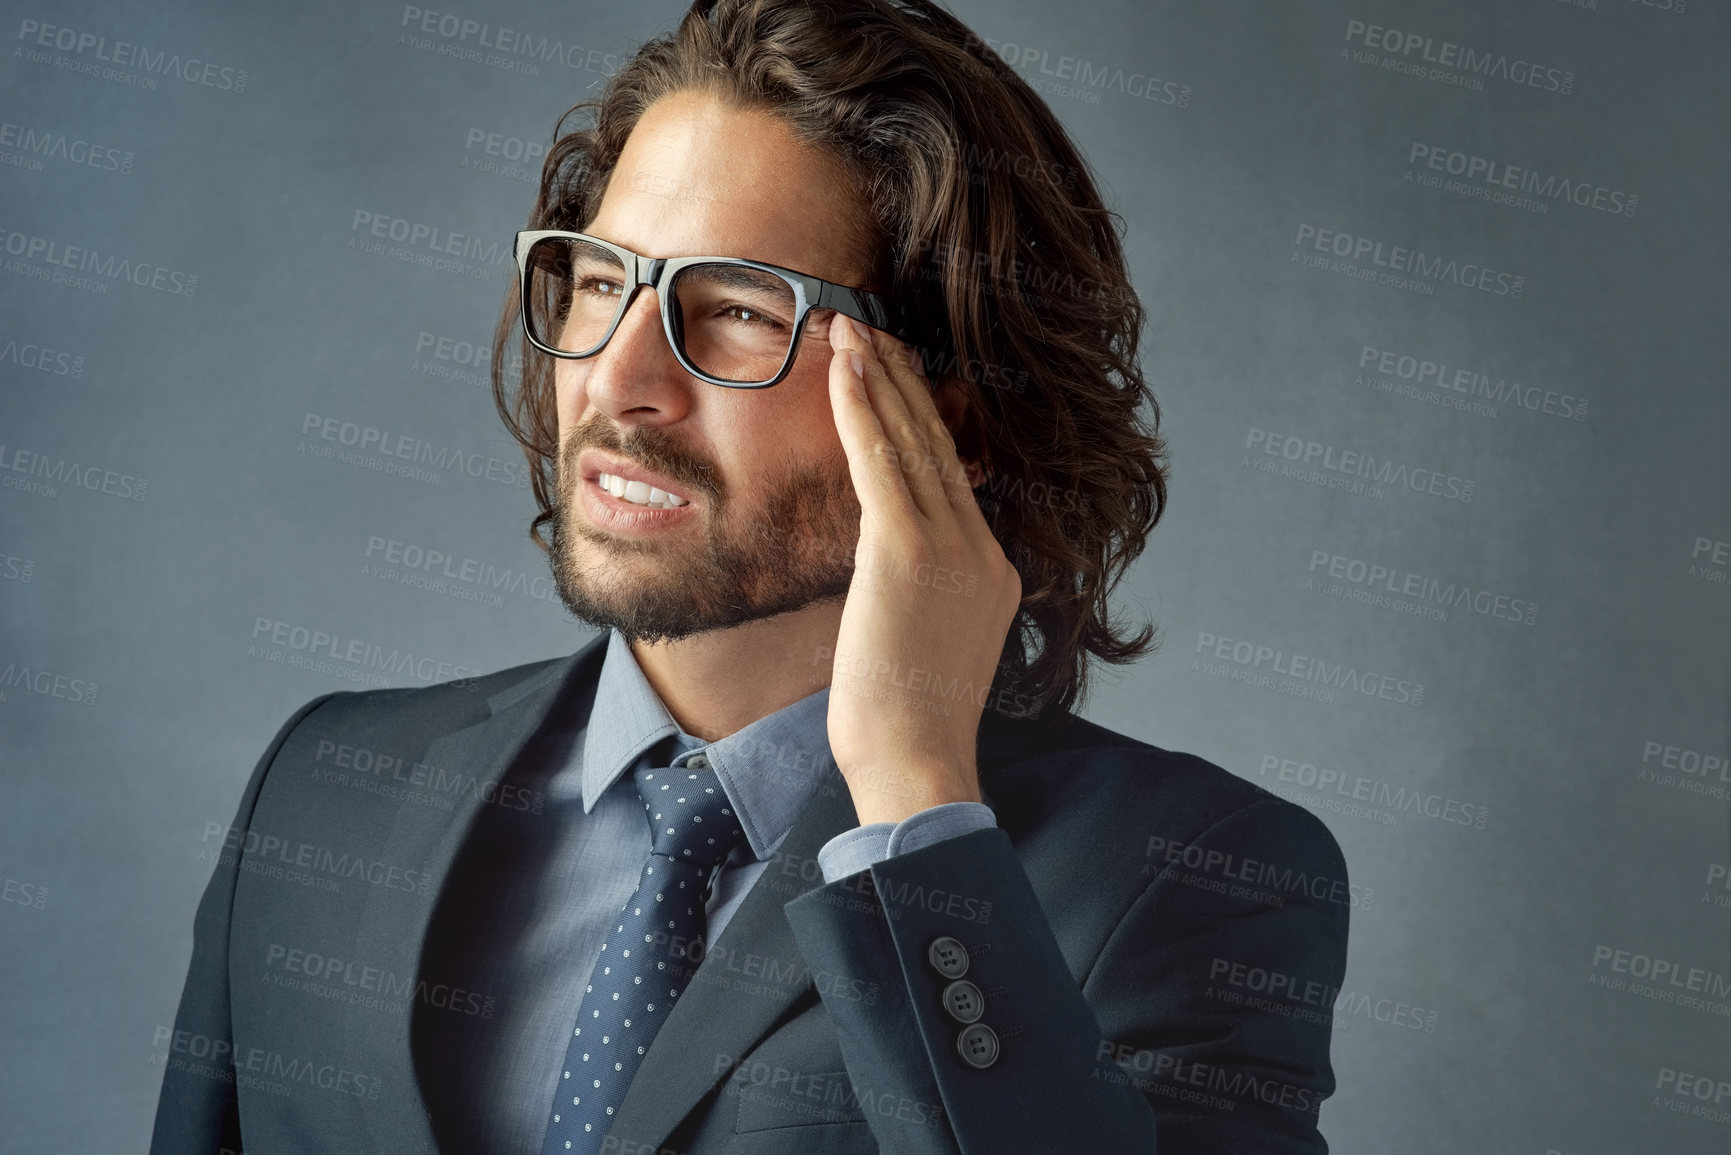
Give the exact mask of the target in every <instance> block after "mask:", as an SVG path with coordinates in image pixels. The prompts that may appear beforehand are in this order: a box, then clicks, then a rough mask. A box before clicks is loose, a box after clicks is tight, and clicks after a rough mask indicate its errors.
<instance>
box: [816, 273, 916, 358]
mask: <svg viewBox="0 0 1731 1155" xmlns="http://www.w3.org/2000/svg"><path fill="white" fill-rule="evenodd" d="M819 283H820V284H821V286H822V287H821V288H820V289H819V290H818V294H817V307H818V308H820V309H834V310H835V311H836V312H838V313H840V314H842V315H843V316H847V317H852V318H853V319H854V320H856V321H862V322H864V323H865V324H867V325H870V326H871V327H872V328H874V329H882V330H883V331H884V332H886V333H890V334H893V335H894V336H895V337H896V339H897V340H900V341H905V342H907V343H909V344H915V343H917V341H916V339H917V338H918V337H920V336H921V334H920V333H919V332H918V331H917V330H916V328H915V326H914V319H913V318H912V317H910V316H908V315H907V314H905V313H902V314H900V315H892V314H891V312H890V309H889V308H888V306H887V305H886V303H885V301H884V299H883V298H882V297H880V296H878V295H877V294H876V293H865V292H856V291H855V290H853V289H850V288H848V287H847V286H846V285H836V284H831V283H830V282H829V281H822V282H819ZM938 332H939V333H940V334H941V332H942V330H941V329H939V330H938ZM940 339H941V337H940Z"/></svg>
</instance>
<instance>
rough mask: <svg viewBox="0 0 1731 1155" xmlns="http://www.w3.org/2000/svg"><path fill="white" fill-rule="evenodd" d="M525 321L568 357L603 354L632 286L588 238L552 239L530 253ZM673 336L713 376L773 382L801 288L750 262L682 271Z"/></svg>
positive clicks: (674, 287)
mask: <svg viewBox="0 0 1731 1155" xmlns="http://www.w3.org/2000/svg"><path fill="white" fill-rule="evenodd" d="M528 267H529V285H528V300H527V301H526V302H525V310H524V312H525V316H526V318H527V320H528V322H529V326H530V331H531V332H532V333H533V334H534V336H535V339H536V340H538V341H540V342H542V343H543V344H546V345H550V346H552V347H553V348H555V349H558V350H559V351H560V352H564V353H575V354H579V355H581V354H587V353H591V352H593V351H595V349H596V348H597V347H598V346H599V345H600V344H601V341H602V339H603V338H605V337H606V336H607V332H608V330H609V329H611V328H612V327H613V321H614V318H615V317H616V316H618V314H619V312H620V310H621V308H622V306H623V304H624V301H625V294H626V291H627V288H628V286H627V285H626V284H625V267H624V266H623V265H622V264H621V263H620V261H619V258H618V257H617V256H615V255H614V254H613V253H612V252H610V251H609V250H607V249H604V248H602V247H601V246H599V245H593V244H590V243H588V242H587V241H579V240H572V239H568V238H560V237H550V238H545V239H543V240H540V241H537V242H535V245H534V246H533V247H532V248H531V249H530V250H529V258H528ZM662 290H663V291H664V292H667V293H669V294H671V301H670V304H671V307H670V310H669V311H670V312H671V314H672V318H673V329H674V332H673V339H674V341H675V343H676V345H677V347H678V348H679V350H680V352H682V353H683V354H684V355H685V358H686V360H688V361H690V362H691V364H692V365H694V366H696V367H697V368H698V369H699V370H701V371H702V372H704V373H707V374H708V375H709V376H711V377H716V378H719V379H721V380H723V381H733V382H738V383H740V384H754V383H756V382H760V381H768V380H770V379H771V378H773V377H774V376H775V375H776V374H777V373H779V372H780V371H781V366H782V363H783V362H784V361H786V360H787V355H788V350H789V348H790V347H791V346H792V344H793V323H794V317H795V315H796V314H797V313H798V311H799V303H798V299H797V298H796V297H795V295H794V291H793V286H792V285H790V284H788V282H786V281H784V280H782V278H780V277H778V276H776V275H775V274H774V273H767V272H764V271H763V270H762V269H753V268H751V267H749V266H746V265H723V264H701V265H690V266H687V267H686V268H684V269H681V270H680V271H679V272H678V274H676V275H675V276H674V278H673V283H672V284H671V285H667V284H664V285H663V286H662Z"/></svg>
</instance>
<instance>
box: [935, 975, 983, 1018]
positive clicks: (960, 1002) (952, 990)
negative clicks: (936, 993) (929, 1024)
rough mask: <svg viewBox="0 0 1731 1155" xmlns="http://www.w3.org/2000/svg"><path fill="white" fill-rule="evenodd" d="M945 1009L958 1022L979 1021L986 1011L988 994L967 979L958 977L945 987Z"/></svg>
mask: <svg viewBox="0 0 1731 1155" xmlns="http://www.w3.org/2000/svg"><path fill="white" fill-rule="evenodd" d="M944 1010H946V1011H948V1012H950V1018H952V1019H954V1020H956V1022H958V1023H973V1022H978V1021H979V1018H980V1016H981V1015H983V1014H985V1013H986V996H985V995H983V994H981V993H980V988H979V987H977V986H975V985H974V984H973V983H971V982H969V981H968V980H967V979H957V980H956V981H955V982H953V983H951V984H950V985H949V986H947V987H945V988H944Z"/></svg>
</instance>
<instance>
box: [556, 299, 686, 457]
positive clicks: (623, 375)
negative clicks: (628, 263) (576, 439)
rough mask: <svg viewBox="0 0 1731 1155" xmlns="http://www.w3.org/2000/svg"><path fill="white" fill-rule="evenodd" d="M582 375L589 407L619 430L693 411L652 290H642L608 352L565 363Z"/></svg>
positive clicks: (609, 342)
mask: <svg viewBox="0 0 1731 1155" xmlns="http://www.w3.org/2000/svg"><path fill="white" fill-rule="evenodd" d="M568 364H570V365H572V366H574V367H577V368H576V372H578V373H580V374H585V373H586V376H584V377H583V378H582V381H583V388H584V391H585V393H586V395H587V400H588V403H589V404H590V405H592V406H594V408H595V409H596V410H598V411H599V412H601V413H604V414H606V415H607V416H608V417H610V418H612V419H613V420H614V421H616V422H618V423H619V424H621V425H628V424H637V425H664V424H668V423H671V422H674V421H678V420H679V419H680V418H682V417H684V416H685V415H686V414H687V413H689V412H690V410H691V400H692V393H693V388H692V387H693V385H696V384H701V383H700V382H696V381H694V380H693V379H692V378H691V376H690V375H689V374H687V373H686V372H685V370H684V369H683V368H681V367H680V364H679V361H678V359H677V358H676V357H674V355H673V349H672V347H671V346H670V345H668V343H667V333H666V331H665V330H664V329H663V328H662V326H661V311H660V300H659V298H657V296H656V290H654V289H653V288H651V287H650V286H648V285H643V286H641V287H640V288H639V289H638V291H637V295H636V296H635V297H634V298H633V299H632V301H631V304H629V305H627V306H626V308H625V315H624V316H623V317H621V318H619V325H618V327H617V328H615V329H614V330H613V336H612V337H610V338H608V340H607V344H606V346H605V347H604V348H603V349H602V350H601V352H599V353H597V354H595V355H594V356H593V357H588V358H585V359H584V360H582V361H574V362H568Z"/></svg>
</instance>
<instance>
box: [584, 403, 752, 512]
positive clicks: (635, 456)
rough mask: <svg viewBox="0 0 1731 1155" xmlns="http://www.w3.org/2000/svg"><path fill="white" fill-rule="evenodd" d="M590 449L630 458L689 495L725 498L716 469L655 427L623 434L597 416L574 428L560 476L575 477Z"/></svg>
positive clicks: (637, 428) (634, 429)
mask: <svg viewBox="0 0 1731 1155" xmlns="http://www.w3.org/2000/svg"><path fill="white" fill-rule="evenodd" d="M590 448H594V449H605V450H607V451H608V452H610V453H617V454H618V455H619V456H621V457H628V458H630V459H631V460H633V461H635V462H637V463H638V464H640V465H642V466H643V467H645V468H646V469H652V470H654V471H655V472H657V473H660V474H663V475H665V476H666V477H668V478H670V479H672V480H673V481H675V482H678V483H680V484H682V485H684V486H685V487H686V491H687V493H688V494H689V492H690V491H692V490H696V491H699V492H701V493H704V494H706V495H708V496H709V497H711V498H719V497H721V496H722V493H721V486H720V484H719V482H717V480H716V477H715V467H714V466H712V465H711V464H710V463H709V462H708V461H707V460H705V459H704V458H702V457H699V456H698V455H697V454H695V453H692V452H691V451H690V450H688V449H686V448H685V447H684V446H683V445H681V444H680V443H679V439H678V438H676V437H675V436H674V435H673V434H671V433H669V432H668V431H666V430H665V429H660V428H657V427H655V426H653V425H637V426H633V427H632V428H631V429H630V430H629V431H628V432H627V433H625V434H624V435H621V434H620V433H619V430H618V429H616V428H615V427H614V425H613V422H611V421H609V420H608V419H607V418H606V417H603V416H600V415H599V414H597V415H596V416H595V417H592V418H590V419H589V420H588V421H586V422H584V423H583V424H581V425H579V426H577V427H576V428H575V429H573V430H572V431H571V436H570V437H568V438H567V439H566V441H565V445H564V447H563V448H562V449H561V450H560V451H559V467H560V472H561V474H562V475H565V476H571V475H574V474H575V473H576V472H577V455H578V454H580V453H582V452H583V451H584V450H585V449H590Z"/></svg>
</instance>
